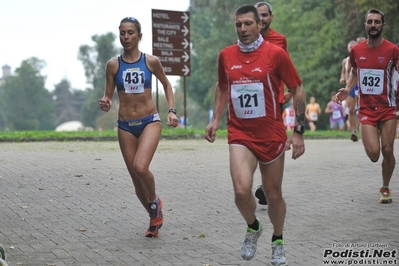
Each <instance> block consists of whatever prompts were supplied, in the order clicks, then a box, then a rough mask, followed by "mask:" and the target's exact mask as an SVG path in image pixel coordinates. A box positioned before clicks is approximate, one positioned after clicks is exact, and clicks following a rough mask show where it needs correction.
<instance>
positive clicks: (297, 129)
mask: <svg viewBox="0 0 399 266" xmlns="http://www.w3.org/2000/svg"><path fill="white" fill-rule="evenodd" d="M294 131H295V132H296V133H299V134H301V135H303V133H305V127H304V126H302V125H296V126H295V127H294Z"/></svg>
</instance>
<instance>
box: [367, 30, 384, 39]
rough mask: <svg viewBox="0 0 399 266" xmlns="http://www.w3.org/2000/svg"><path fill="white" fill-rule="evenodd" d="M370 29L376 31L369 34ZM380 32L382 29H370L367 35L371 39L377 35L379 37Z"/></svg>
mask: <svg viewBox="0 0 399 266" xmlns="http://www.w3.org/2000/svg"><path fill="white" fill-rule="evenodd" d="M370 31H377V33H374V34H371V33H370ZM381 34H382V29H381V30H377V29H371V30H369V31H368V35H369V37H370V38H371V39H377V38H378V37H380V36H381Z"/></svg>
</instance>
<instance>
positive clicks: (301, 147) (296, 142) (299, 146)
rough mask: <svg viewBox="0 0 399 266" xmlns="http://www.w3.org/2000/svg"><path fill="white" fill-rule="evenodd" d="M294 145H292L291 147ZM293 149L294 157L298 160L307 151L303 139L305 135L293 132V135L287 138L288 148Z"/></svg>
mask: <svg viewBox="0 0 399 266" xmlns="http://www.w3.org/2000/svg"><path fill="white" fill-rule="evenodd" d="M291 145H292V147H291ZM289 149H291V150H292V159H294V160H296V159H298V158H299V157H301V156H302V155H303V154H304V153H305V142H304V140H303V135H301V134H299V133H297V132H295V131H294V132H292V135H291V137H290V138H289V139H288V140H287V147H286V150H289Z"/></svg>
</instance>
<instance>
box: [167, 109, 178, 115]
mask: <svg viewBox="0 0 399 266" xmlns="http://www.w3.org/2000/svg"><path fill="white" fill-rule="evenodd" d="M170 112H172V113H174V114H176V108H172V109H169V111H168V113H170Z"/></svg>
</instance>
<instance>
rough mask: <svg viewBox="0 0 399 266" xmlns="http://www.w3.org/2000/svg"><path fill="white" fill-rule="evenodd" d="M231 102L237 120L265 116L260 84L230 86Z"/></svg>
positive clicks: (263, 97)
mask: <svg viewBox="0 0 399 266" xmlns="http://www.w3.org/2000/svg"><path fill="white" fill-rule="evenodd" d="M231 101H232V104H233V108H234V113H235V115H236V116H237V117H238V118H257V117H262V116H266V106H265V94H264V91H263V84H262V83H249V84H233V85H231Z"/></svg>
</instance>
